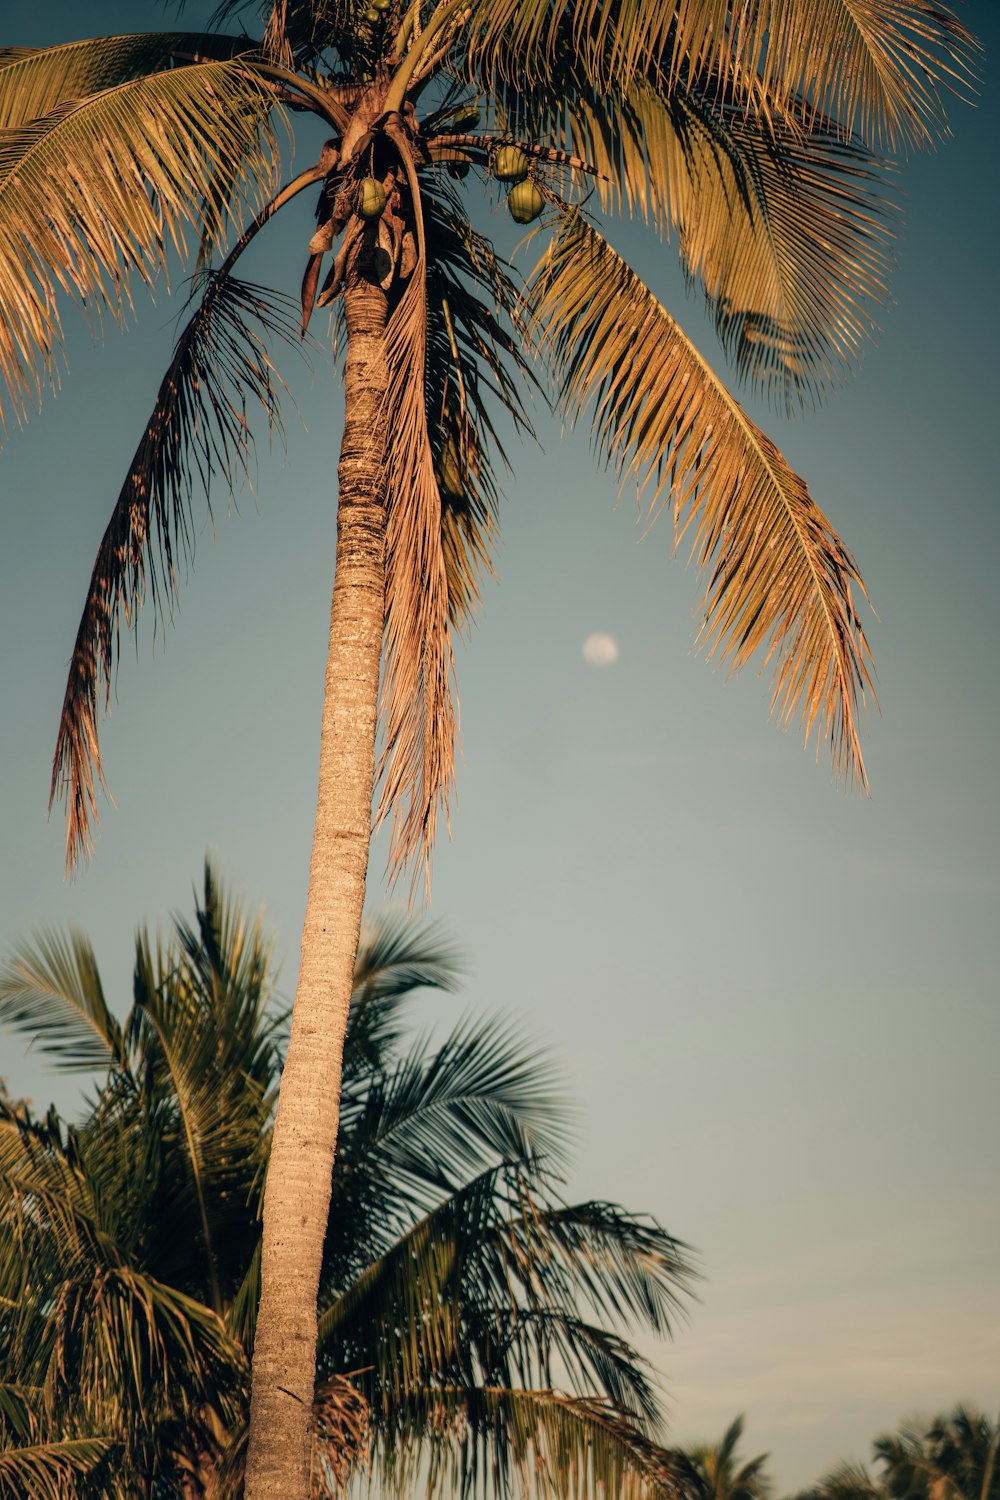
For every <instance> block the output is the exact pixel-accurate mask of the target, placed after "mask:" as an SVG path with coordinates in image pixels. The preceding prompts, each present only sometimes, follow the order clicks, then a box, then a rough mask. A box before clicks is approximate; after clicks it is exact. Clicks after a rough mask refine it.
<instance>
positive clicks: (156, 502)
mask: <svg viewBox="0 0 1000 1500" xmlns="http://www.w3.org/2000/svg"><path fill="white" fill-rule="evenodd" d="M254 324H256V327H255V326H254ZM269 336H277V337H280V338H282V339H284V340H285V341H286V342H289V343H291V344H292V345H293V346H294V347H297V346H298V342H299V341H298V329H297V322H296V316H295V308H294V305H293V304H292V303H291V302H290V301H285V300H284V299H280V298H276V297H275V296H274V294H273V293H271V292H268V291H267V290H266V289H265V288H262V287H256V286H251V285H249V284H247V283H245V282H240V281H237V280H236V279H235V278H234V277H232V276H223V275H212V274H210V275H208V276H207V277H205V278H204V291H203V295H202V298H201V301H200V303H199V305H198V307H197V309H196V311H195V313H194V315H193V317H192V318H191V319H190V321H189V322H188V323H187V325H186V327H185V328H184V330H183V332H182V333H181V336H180V338H179V339H178V341H177V345H176V348H175V350H174V357H173V359H172V360H171V363H170V367H169V369H168V370H167V373H166V375H165V376H164V377H163V381H162V383H161V385H160V389H159V391H158V393H157V397H156V402H155V404H154V407H153V410H152V413H151V414H150V418H149V421H148V423H147V425H146V431H145V432H144V433H143V436H142V438H141V440H140V442H139V445H138V447H137V448H136V451H135V455H134V457H133V459H132V463H131V465H130V466H129V471H128V474H127V476H126V479H125V483H124V484H123V485H122V488H121V491H120V493H119V496H118V500H117V502H116V504H115V507H114V510H113V512H112V515H111V519H110V521H109V522H108V526H107V529H106V531H105V533H104V536H103V538H102V539H101V545H100V547H99V549H98V553H97V558H96V561H95V563H94V567H93V571H92V574H91V579H90V586H89V588H88V590H87V598H86V602H85V604H84V609H83V615H82V617H81V620H80V627H79V629H78V631H77V636H76V642H75V645H74V647H73V656H72V659H71V662H70V669H69V676H68V679H67V683H66V693H65V697H64V699H63V706H62V712H61V714H60V717H59V729H58V735H57V739H56V750H55V757H54V759H53V765H52V784H51V790H50V797H49V806H50V807H51V805H52V803H53V801H54V800H55V799H56V797H57V796H61V797H63V798H64V799H65V802H66V868H67V871H72V870H73V869H74V868H75V866H76V862H77V859H78V858H79V856H80V855H81V854H83V855H89V853H90V852H91V849H92V835H91V825H92V823H93V822H94V821H96V818H97V796H96V794H97V788H98V786H100V787H101V788H103V789H105V790H106V784H105V781H104V775H103V771H102V769H101V756H100V746H99V742H98V729H97V725H98V717H99V711H100V706H101V705H100V701H99V700H100V698H101V696H102V694H101V691H100V689H101V684H102V683H103V685H104V695H103V696H104V698H105V704H106V701H107V698H108V696H109V695H110V690H111V680H112V675H113V670H114V664H115V661H116V659H117V655H118V649H119V636H120V631H121V626H122V623H123V622H124V624H125V627H126V629H134V628H135V623H136V615H137V612H138V610H139V608H140V606H141V604H142V602H143V600H144V598H145V596H146V591H147V587H148V588H149V590H150V592H151V593H152V595H153V598H154V600H155V601H156V602H157V604H158V605H159V609H160V615H161V617H165V616H166V615H167V614H168V613H169V610H170V608H171V606H172V603H173V599H174V594H175V588H176V569H175V561H176V558H177V557H178V556H179V557H180V559H181V560H185V561H186V560H188V559H189V558H190V556H191V554H192V549H193V540H194V538H193V531H192V529H191V501H192V495H193V491H194V488H195V486H196V485H197V486H198V487H200V488H203V489H204V491H205V495H206V499H207V496H208V491H209V487H210V484H211V481H212V477H213V476H214V475H216V474H218V475H220V476H221V478H222V481H223V483H224V484H225V485H226V487H227V488H232V486H233V484H234V483H235V481H236V479H237V478H238V477H239V476H240V475H241V474H242V475H244V476H249V473H250V469H251V466H252V463H253V454H254V441H253V436H252V432H251V428H250V425H249V422H248V419H247V411H248V407H249V405H250V404H251V403H252V402H255V403H256V404H257V405H259V406H260V407H261V408H262V410H263V412H264V414H265V418H266V420H267V422H268V424H269V426H270V428H271V430H272V431H275V430H276V431H278V432H279V433H280V432H281V431H282V427H281V416H280V412H279V409H278V394H279V390H280V387H281V381H280V378H279V377H278V376H277V375H276V374H275V371H274V366H273V364H272V362H271V359H270V356H269V355H268V352H267V339H268V337H269Z"/></svg>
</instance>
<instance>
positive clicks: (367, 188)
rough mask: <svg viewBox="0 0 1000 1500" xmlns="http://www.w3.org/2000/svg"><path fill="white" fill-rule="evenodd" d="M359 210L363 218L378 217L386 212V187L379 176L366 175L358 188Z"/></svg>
mask: <svg viewBox="0 0 1000 1500" xmlns="http://www.w3.org/2000/svg"><path fill="white" fill-rule="evenodd" d="M357 210H358V213H359V214H360V215H361V217H362V218H363V219H378V218H381V216H382V214H383V213H384V212H385V188H384V187H383V186H382V184H381V183H380V182H379V180H378V178H377V177H366V178H364V180H363V181H362V183H361V185H360V187H359V188H358V199H357Z"/></svg>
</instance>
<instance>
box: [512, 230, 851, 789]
mask: <svg viewBox="0 0 1000 1500" xmlns="http://www.w3.org/2000/svg"><path fill="white" fill-rule="evenodd" d="M525 305H526V309H527V312H528V315H529V333H530V334H531V336H532V337H533V338H534V340H535V342H536V346H537V347H538V349H539V350H540V352H541V353H542V355H543V356H545V357H546V358H547V360H548V361H549V362H550V364H551V367H552V369H553V372H554V377H555V381H556V385H557V389H558V391H559V394H560V398H561V400H562V402H563V405H564V408H565V409H566V411H567V412H568V413H569V414H570V415H571V416H572V415H576V414H578V413H580V412H582V411H583V410H585V409H586V408H588V407H590V406H592V407H593V413H594V415H593V432H594V440H595V444H596V446H597V447H598V448H599V450H600V451H601V452H602V453H603V454H604V455H605V456H606V458H607V459H608V460H609V461H610V462H611V463H612V464H613V465H614V467H615V468H616V470H617V472H618V475H619V477H620V478H621V480H622V482H623V483H624V482H626V481H628V480H629V479H634V480H635V482H636V485H637V490H638V493H639V496H640V499H644V500H645V504H646V507H647V513H648V516H649V518H650V519H652V518H653V517H655V516H656V515H657V514H658V513H659V512H660V511H661V510H662V509H663V507H664V506H665V505H666V504H668V503H670V504H671V505H672V509H673V514H674V528H675V538H676V541H677V542H678V543H679V542H680V540H681V539H682V538H683V536H684V535H685V533H686V532H687V531H688V530H689V529H690V530H691V533H692V542H691V555H692V556H693V557H694V558H695V559H696V561H697V564H698V566H699V568H701V569H702V570H704V571H705V572H707V573H708V586H707V590H706V595H705V600H704V610H705V618H704V623H703V625H702V628H701V631H700V633H699V640H700V641H702V642H703V643H704V644H705V645H706V646H707V648H708V652H709V655H710V656H711V655H715V654H718V656H719V657H720V658H721V659H722V660H723V661H726V662H728V663H729V665H730V667H731V668H732V669H737V668H739V667H742V666H744V665H745V664H746V663H747V662H748V661H749V660H750V659H751V657H753V656H754V655H755V654H757V653H758V652H760V653H762V655H763V664H764V666H767V665H768V664H773V676H772V699H771V708H772V712H773V713H774V714H775V716H776V717H777V718H778V720H779V722H780V723H781V724H782V725H788V724H790V723H792V722H795V721H796V720H797V721H798V722H799V724H800V725H801V727H802V728H803V731H804V736H805V738H806V739H808V738H809V736H810V734H811V733H812V731H813V729H815V730H816V733H817V737H818V740H821V741H823V742H826V743H827V744H828V745H829V748H830V753H831V757H832V760H833V764H834V767H835V768H836V770H837V771H838V772H841V773H843V774H844V775H846V776H847V777H848V778H856V779H857V780H858V781H859V782H860V784H861V785H862V786H864V787H867V778H866V775H865V769H864V761H863V758H862V753H861V744H860V739H859V735H858V712H859V709H860V706H861V705H862V704H863V703H864V700H865V694H866V692H868V691H872V690H873V685H872V675H871V653H870V650H869V647H868V643H867V641H866V639H865V635H864V631H863V629H862V626H861V622H860V619H859V617H858V613H857V610H856V608H855V604H854V598H853V592H852V591H853V588H854V587H855V586H856V587H857V588H858V589H859V591H860V593H861V594H862V595H863V596H864V597H865V598H866V599H867V593H866V591H865V588H864V584H863V583H862V581H861V578H860V575H859V574H858V571H857V568H856V567H855V564H854V562H853V560H852V559H851V557H850V555H849V554H848V552H847V551H846V549H845V547H844V545H843V543H842V542H841V541H840V539H839V538H838V537H837V536H836V534H835V533H834V531H833V529H832V528H831V526H830V523H829V522H828V521H827V519H826V517H825V516H824V515H823V513H822V511H821V510H820V509H819V507H818V506H817V505H816V503H815V501H814V500H813V499H812V497H811V496H810V494H809V492H808V490H807V488H806V485H805V483H804V482H803V481H802V480H801V479H800V478H799V477H798V475H797V474H795V473H794V472H793V471H792V470H791V469H790V468H789V466H788V464H787V463H786V461H785V459H784V458H783V457H782V455H781V454H780V453H779V452H778V449H777V448H776V447H775V446H774V444H773V443H772V442H771V440H770V439H769V438H768V437H767V436H766V435H765V434H764V433H763V432H761V430H760V429H759V428H758V427H757V426H755V424H754V423H753V422H752V421H751V420H750V418H749V417H748V416H747V415H746V413H745V412H744V411H743V410H742V409H741V408H740V406H739V405H738V404H737V403H736V402H735V401H734V400H733V398H732V397H731V396H730V395H729V393H728V392H727V391H726V389H725V387H724V386H723V385H722V384H721V382H720V381H719V380H718V378H717V376H716V375H715V374H714V372H713V371H712V370H711V369H710V367H709V366H708V365H707V364H706V363H705V361H704V360H703V359H702V357H701V356H700V355H699V354H698V352H697V350H696V349H695V348H694V346H693V345H692V344H691V343H690V342H689V340H688V339H687V338H686V337H685V335H684V333H683V332H682V330H681V329H680V328H679V327H678V325H677V324H676V323H675V322H674V320H673V319H672V318H671V316H670V314H669V313H668V312H667V311H666V309H665V308H664V307H663V306H662V305H661V304H660V303H659V302H658V301H657V299H656V298H655V297H654V296H653V294H652V293H651V292H650V291H649V289H648V288H647V287H646V286H645V285H644V284H643V283H642V281H640V279H639V278H638V277H637V276H636V275H635V274H634V272H633V271H632V270H631V269H630V268H629V266H628V265H627V264H626V263H625V261H624V260H622V259H621V257H620V256H619V255H618V254H617V253H616V252H615V251H614V250H613V249H612V248H611V247H610V246H609V245H608V244H607V243H606V241H605V240H604V239H603V238H602V237H601V235H600V234H599V233H598V232H597V230H596V229H595V228H593V226H591V225H590V224H588V223H587V221H586V220H585V219H584V218H583V216H582V215H581V214H580V213H579V212H568V213H566V214H565V215H564V216H563V217H562V222H561V223H560V225H559V228H558V232H557V235H556V238H555V240H554V242H553V244H552V245H551V247H550V249H549V251H548V252H547V254H546V255H545V256H544V257H543V258H542V260H541V261H540V262H539V264H538V266H537V267H536V269H535V272H534V273H533V276H532V278H531V281H530V282H529V286H528V289H527V292H526V297H525Z"/></svg>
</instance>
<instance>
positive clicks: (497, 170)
mask: <svg viewBox="0 0 1000 1500" xmlns="http://www.w3.org/2000/svg"><path fill="white" fill-rule="evenodd" d="M530 165H531V163H530V162H529V161H528V158H527V157H526V156H525V154H524V152H523V151H522V150H521V148H520V146H500V147H499V148H498V149H497V150H496V151H495V152H494V154H493V162H492V166H493V176H494V177H496V178H498V179H499V180H500V181H501V182H523V181H524V179H525V177H527V175H528V168H529V166H530Z"/></svg>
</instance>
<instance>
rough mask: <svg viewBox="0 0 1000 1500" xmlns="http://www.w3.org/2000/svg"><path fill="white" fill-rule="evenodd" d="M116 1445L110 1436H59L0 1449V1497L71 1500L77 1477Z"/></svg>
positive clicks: (90, 1471) (89, 1471)
mask: <svg viewBox="0 0 1000 1500" xmlns="http://www.w3.org/2000/svg"><path fill="white" fill-rule="evenodd" d="M117 1446H118V1444H117V1443H115V1442H114V1441H113V1440H112V1439H111V1438H106V1437H90V1438H63V1439H62V1440H60V1441H56V1442H48V1443H35V1444H26V1445H25V1446H24V1447H12V1448H3V1449H0V1497H3V1500H72V1497H73V1496H74V1495H76V1494H77V1481H78V1480H80V1479H82V1478H85V1477H86V1476H88V1475H91V1474H93V1472H94V1471H95V1470H96V1469H97V1468H98V1467H99V1466H100V1465H101V1464H102V1462H103V1461H104V1460H105V1459H106V1458H107V1457H108V1456H109V1455H110V1454H111V1453H112V1452H113V1451H114V1450H115V1448H116V1447H117Z"/></svg>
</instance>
